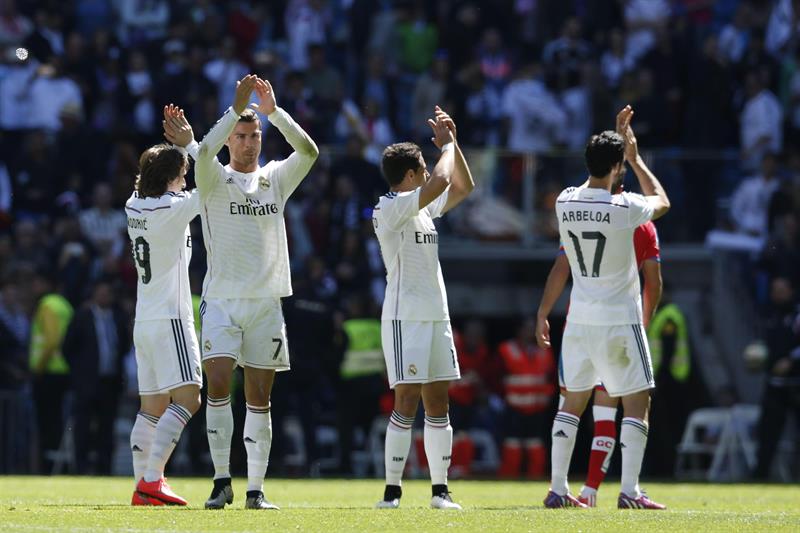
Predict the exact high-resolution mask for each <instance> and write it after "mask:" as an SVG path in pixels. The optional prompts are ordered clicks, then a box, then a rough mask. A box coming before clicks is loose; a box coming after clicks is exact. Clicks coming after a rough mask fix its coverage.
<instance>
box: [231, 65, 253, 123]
mask: <svg viewBox="0 0 800 533" xmlns="http://www.w3.org/2000/svg"><path fill="white" fill-rule="evenodd" d="M257 79H258V76H256V75H255V74H248V75H247V76H245V77H244V78H242V79H241V80H239V81H237V82H236V94H235V95H234V97H233V110H234V111H236V113H237V114H239V115H241V114H242V111H244V108H245V107H247V103H248V102H249V101H250V95H251V94H253V89H254V88H255V86H256V80H257Z"/></svg>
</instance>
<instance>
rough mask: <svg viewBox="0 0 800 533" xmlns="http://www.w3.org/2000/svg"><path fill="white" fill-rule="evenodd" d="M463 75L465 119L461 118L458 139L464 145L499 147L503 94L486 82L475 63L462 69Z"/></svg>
mask: <svg viewBox="0 0 800 533" xmlns="http://www.w3.org/2000/svg"><path fill="white" fill-rule="evenodd" d="M462 76H463V77H464V80H463V83H464V93H465V94H464V103H463V107H464V111H463V116H464V118H463V119H461V124H462V126H461V127H460V128H459V132H458V136H459V140H461V139H463V141H462V142H464V144H465V145H473V146H499V145H500V141H501V134H502V133H501V129H502V128H501V123H502V119H503V107H502V93H499V92H497V91H496V90H494V89H492V88H491V87H490V86H489V85H488V84H487V83H486V78H485V77H484V75H483V73H482V72H481V71H480V69H479V68H477V65H475V66H474V67H469V68H467V69H465V70H464V71H463V73H462ZM462 129H463V130H466V131H461V130H462Z"/></svg>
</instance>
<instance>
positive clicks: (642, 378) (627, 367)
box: [561, 321, 655, 397]
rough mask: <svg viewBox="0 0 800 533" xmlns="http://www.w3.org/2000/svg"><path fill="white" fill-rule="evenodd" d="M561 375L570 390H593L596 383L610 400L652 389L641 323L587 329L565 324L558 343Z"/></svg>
mask: <svg viewBox="0 0 800 533" xmlns="http://www.w3.org/2000/svg"><path fill="white" fill-rule="evenodd" d="M561 373H562V375H563V380H564V385H565V386H566V387H567V390H569V391H585V390H589V389H592V388H594V387H595V385H597V382H598V380H601V381H602V382H603V385H604V386H605V388H606V391H607V392H608V394H609V396H613V397H618V396H625V395H628V394H633V393H635V392H640V391H643V390H648V389H652V388H653V387H655V381H654V379H653V364H652V362H651V360H650V348H649V346H648V344H647V337H646V336H645V334H644V328H643V327H642V325H641V324H626V325H623V326H590V325H586V324H575V323H572V322H569V321H568V322H567V327H566V328H565V329H564V337H563V340H562V343H561Z"/></svg>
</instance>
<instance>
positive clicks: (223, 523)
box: [0, 477, 800, 533]
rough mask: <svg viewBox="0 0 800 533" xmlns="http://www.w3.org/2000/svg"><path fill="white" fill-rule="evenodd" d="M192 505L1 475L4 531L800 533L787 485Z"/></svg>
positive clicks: (482, 484) (291, 487)
mask: <svg viewBox="0 0 800 533" xmlns="http://www.w3.org/2000/svg"><path fill="white" fill-rule="evenodd" d="M170 484H171V485H172V487H173V488H174V489H175V491H176V492H177V493H178V494H181V495H182V496H184V497H185V498H187V499H188V500H189V502H190V506H189V507H188V508H174V507H172V508H163V507H162V508H143V507H137V508H131V507H130V505H129V504H130V496H131V492H132V486H133V480H130V479H125V478H74V477H52V478H48V477H0V530H2V531H130V532H133V531H223V532H226V533H228V532H231V533H232V532H239V531H269V532H284V531H323V532H325V533H332V532H336V531H348V532H351V531H380V532H384V531H403V532H405V533H416V532H418V531H419V532H422V531H439V532H441V531H548V532H551V533H560V532H562V531H564V532H566V531H592V532H594V531H614V532H617V531H636V532H637V533H652V532H655V531H671V532H678V531H701V532H703V533H705V532H709V531H748V532H750V531H800V488H799V487H797V486H788V485H710V484H696V485H695V484H663V483H652V484H647V489H648V492H649V494H650V495H651V496H652V497H653V498H654V499H655V500H657V501H660V502H663V503H665V504H667V506H668V507H669V510H668V511H665V512H653V511H649V512H648V511H620V510H617V509H616V508H615V507H614V506H615V505H616V493H617V491H618V490H619V485H617V484H615V483H608V484H606V485H604V486H603V487H602V489H601V492H600V498H599V507H598V508H597V509H590V510H585V511H584V510H547V509H544V508H543V507H542V504H541V502H542V499H543V498H544V495H545V492H546V491H547V485H545V484H543V483H532V482H531V483H523V482H520V483H515V482H488V481H460V480H457V481H453V482H452V483H451V485H450V488H451V490H452V491H453V496H454V499H455V500H456V501H458V502H460V503H461V504H462V505H464V511H463V512H443V511H435V510H431V509H428V507H427V506H428V503H429V499H430V489H429V484H428V483H427V482H424V481H409V482H406V483H405V484H404V496H403V506H402V508H400V509H398V510H382V511H377V510H374V509H372V505H373V504H374V503H375V501H377V499H378V498H379V496H380V495H381V494H382V491H383V484H382V482H381V481H380V480H356V481H353V480H283V479H267V481H266V483H265V492H266V493H267V496H268V497H269V498H270V499H271V500H272V501H273V502H275V503H277V504H278V505H280V506H281V507H282V510H280V511H276V512H269V511H245V510H244V509H242V508H241V507H242V505H243V501H244V499H243V497H244V493H245V482H244V481H242V480H239V481H237V482H235V484H234V491H235V493H236V499H235V501H234V505H233V506H232V507H228V508H227V509H225V510H224V511H206V510H204V509H203V508H202V505H203V502H204V501H205V498H206V497H207V496H208V492H209V490H210V486H211V483H210V481H209V480H206V479H188V478H172V479H170Z"/></svg>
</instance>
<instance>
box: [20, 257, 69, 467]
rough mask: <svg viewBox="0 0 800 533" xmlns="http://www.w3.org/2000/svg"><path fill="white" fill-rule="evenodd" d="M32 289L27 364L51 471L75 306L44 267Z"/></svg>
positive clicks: (43, 455)
mask: <svg viewBox="0 0 800 533" xmlns="http://www.w3.org/2000/svg"><path fill="white" fill-rule="evenodd" d="M31 292H32V293H33V294H34V296H35V297H36V298H37V299H38V303H37V304H36V311H35V313H34V315H33V320H32V321H31V344H30V352H29V354H30V355H29V360H28V361H29V362H28V364H29V368H30V371H31V373H32V374H33V398H34V403H35V404H36V422H37V428H38V431H39V453H40V456H39V464H40V465H41V468H42V472H50V471H51V470H52V468H53V461H52V460H51V459H50V458H49V456H48V454H47V452H48V451H53V450H57V449H58V448H59V446H60V443H61V437H62V434H63V432H64V409H65V402H64V397H65V395H66V393H67V389H68V387H69V365H68V364H67V360H66V359H65V358H64V355H63V352H62V349H61V345H62V342H63V340H64V335H65V334H66V332H67V327H68V326H69V323H70V321H71V320H72V314H73V310H72V305H70V303H69V302H68V301H67V300H66V298H64V297H63V296H62V295H61V293H60V291H59V287H58V286H57V285H56V283H55V280H54V278H53V277H52V276H51V275H50V274H49V273H48V272H47V271H46V270H44V269H40V270H38V271H37V272H36V273H35V275H34V277H33V282H32V283H31Z"/></svg>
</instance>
